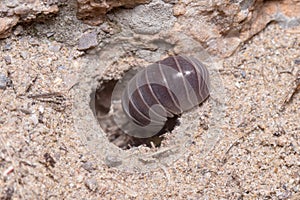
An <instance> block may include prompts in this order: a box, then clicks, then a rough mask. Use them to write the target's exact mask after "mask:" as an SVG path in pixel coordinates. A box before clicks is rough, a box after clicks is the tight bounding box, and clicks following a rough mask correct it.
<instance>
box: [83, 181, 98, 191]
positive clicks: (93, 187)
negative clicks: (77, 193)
mask: <svg viewBox="0 0 300 200" xmlns="http://www.w3.org/2000/svg"><path fill="white" fill-rule="evenodd" d="M84 184H85V186H86V187H87V188H88V189H89V190H91V191H93V192H95V191H96V190H97V189H98V183H97V180H95V179H93V178H90V179H87V180H86V181H85V183H84Z"/></svg>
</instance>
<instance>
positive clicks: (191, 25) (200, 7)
mask: <svg viewBox="0 0 300 200" xmlns="http://www.w3.org/2000/svg"><path fill="white" fill-rule="evenodd" d="M209 2H210V3H208V2H204V1H195V2H194V3H193V4H192V5H191V4H190V3H187V2H184V1H179V3H177V4H176V5H175V6H174V14H175V15H178V16H179V17H178V21H177V23H176V24H175V26H174V28H173V31H174V32H180V31H182V30H184V32H185V33H186V34H189V35H192V36H193V37H194V38H195V39H196V40H197V41H199V43H200V44H201V45H202V46H203V47H204V48H206V50H207V51H208V52H209V53H211V54H212V55H217V56H219V57H228V56H230V55H231V54H232V53H233V52H235V50H236V49H237V48H238V47H239V46H240V45H241V44H242V43H243V42H245V41H247V40H248V39H249V38H251V37H252V36H253V35H255V34H257V33H259V32H260V31H262V30H263V29H264V28H265V27H266V26H267V24H269V23H270V22H271V21H276V22H278V23H280V24H281V25H282V26H284V27H292V26H298V25H300V15H299V13H300V1H299V0H282V1H263V0H252V1H242V0H241V1H229V0H216V1H209Z"/></svg>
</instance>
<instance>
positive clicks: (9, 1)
mask: <svg viewBox="0 0 300 200" xmlns="http://www.w3.org/2000/svg"><path fill="white" fill-rule="evenodd" d="M18 3H19V2H18V0H6V2H5V5H6V6H7V7H9V8H14V7H16V6H17V5H18Z"/></svg>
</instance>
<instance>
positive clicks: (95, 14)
mask: <svg viewBox="0 0 300 200" xmlns="http://www.w3.org/2000/svg"><path fill="white" fill-rule="evenodd" d="M148 2H150V0H120V1H115V0H104V1H95V0H77V4H78V10H77V18H78V19H82V20H83V21H84V22H85V23H87V24H90V25H99V24H101V23H102V22H103V21H104V18H105V14H106V13H107V12H108V11H110V10H111V9H113V8H116V7H120V6H123V7H127V8H132V7H134V6H136V5H139V4H143V3H148Z"/></svg>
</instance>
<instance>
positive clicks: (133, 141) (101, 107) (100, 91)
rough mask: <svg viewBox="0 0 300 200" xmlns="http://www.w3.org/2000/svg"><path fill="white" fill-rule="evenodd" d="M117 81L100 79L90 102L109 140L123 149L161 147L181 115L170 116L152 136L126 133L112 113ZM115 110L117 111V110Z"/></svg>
mask: <svg viewBox="0 0 300 200" xmlns="http://www.w3.org/2000/svg"><path fill="white" fill-rule="evenodd" d="M117 83H118V80H115V79H112V80H100V81H99V86H98V88H97V89H96V91H95V93H94V94H91V99H92V101H91V102H90V106H91V108H92V109H93V111H94V115H95V117H96V119H97V120H98V122H99V124H100V126H101V128H102V129H103V131H104V132H105V133H106V136H107V138H108V140H109V141H110V142H111V143H113V144H115V145H116V146H118V147H119V148H121V149H130V148H132V147H137V146H140V145H145V146H148V147H150V148H152V147H160V145H161V143H162V141H163V140H164V139H165V136H164V134H165V133H167V132H171V131H172V130H173V129H174V128H175V126H177V125H179V120H178V118H179V117H180V116H174V117H172V118H168V120H167V121H166V123H165V125H164V127H163V128H162V129H161V130H160V131H159V132H158V133H157V134H156V135H154V136H152V137H150V138H136V137H133V136H130V135H128V134H126V133H124V131H123V130H122V129H121V128H119V127H118V126H117V124H116V123H115V121H114V119H113V117H112V114H111V98H112V94H113V90H114V88H115V86H116V84H117ZM93 96H94V98H93ZM113 112H115V110H114V111H113Z"/></svg>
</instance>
